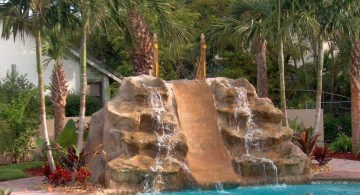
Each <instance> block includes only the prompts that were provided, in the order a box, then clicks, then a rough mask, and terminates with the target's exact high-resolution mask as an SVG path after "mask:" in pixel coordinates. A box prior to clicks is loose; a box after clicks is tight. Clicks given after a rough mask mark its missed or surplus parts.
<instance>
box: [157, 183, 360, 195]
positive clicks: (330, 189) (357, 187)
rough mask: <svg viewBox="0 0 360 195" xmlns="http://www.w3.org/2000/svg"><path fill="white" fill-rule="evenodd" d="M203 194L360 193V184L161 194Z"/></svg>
mask: <svg viewBox="0 0 360 195" xmlns="http://www.w3.org/2000/svg"><path fill="white" fill-rule="evenodd" d="M195 194H196V195H201V194H210V195H211V194H229V195H231V194H236V195H271V194H276V195H278V194H279V195H300V194H302V195H304V194H309V195H310V194H311V195H332V194H334V195H335V194H336V195H338V194H351V195H355V194H360V184H358V183H356V184H346V183H343V184H332V183H324V184H308V185H277V186H255V187H254V186H253V187H239V188H237V189H229V190H221V189H217V190H212V191H184V192H171V193H161V195H195Z"/></svg>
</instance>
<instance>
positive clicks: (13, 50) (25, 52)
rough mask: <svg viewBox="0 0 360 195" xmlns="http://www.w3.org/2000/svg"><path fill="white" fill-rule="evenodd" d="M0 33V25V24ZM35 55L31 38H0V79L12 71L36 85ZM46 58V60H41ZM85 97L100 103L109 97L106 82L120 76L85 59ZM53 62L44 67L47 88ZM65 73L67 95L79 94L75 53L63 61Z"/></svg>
mask: <svg viewBox="0 0 360 195" xmlns="http://www.w3.org/2000/svg"><path fill="white" fill-rule="evenodd" d="M0 32H2V24H1V23H0ZM35 55H36V52H35V38H34V37H33V36H31V35H28V36H26V37H25V40H21V38H20V37H17V38H16V39H15V40H14V39H13V38H12V37H11V38H10V39H9V40H5V39H0V78H4V77H5V76H6V73H7V71H9V72H10V71H11V70H13V69H16V71H17V72H18V73H19V74H26V75H27V79H28V80H29V81H30V82H32V83H34V84H35V85H37V82H38V81H37V79H38V77H37V71H36V56H35ZM44 58H46V57H44ZM87 63H88V66H87V67H88V68H87V79H88V89H87V95H89V96H96V97H98V98H99V99H101V101H102V102H103V103H104V102H105V101H107V100H108V99H109V97H110V92H109V90H107V89H108V86H109V81H110V80H112V81H115V82H119V83H121V79H122V76H121V75H118V74H115V73H113V72H112V71H109V70H107V69H106V68H104V66H102V65H101V63H99V62H97V63H95V62H94V61H93V60H90V59H88V61H87ZM53 66H54V63H50V64H49V65H48V66H47V67H44V82H45V85H49V83H50V76H51V74H52V69H53ZM64 69H65V74H66V76H67V80H68V89H69V91H71V92H75V93H76V92H79V91H80V65H79V52H77V51H75V50H72V51H71V55H67V56H66V59H65V61H64Z"/></svg>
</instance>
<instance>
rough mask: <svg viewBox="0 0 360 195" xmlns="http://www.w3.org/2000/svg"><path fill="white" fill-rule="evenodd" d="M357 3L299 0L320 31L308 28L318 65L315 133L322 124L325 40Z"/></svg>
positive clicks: (332, 35) (332, 33) (331, 35)
mask: <svg viewBox="0 0 360 195" xmlns="http://www.w3.org/2000/svg"><path fill="white" fill-rule="evenodd" d="M353 3H357V2H356V0H338V1H318V0H307V1H299V2H298V4H297V6H298V8H297V10H301V11H303V12H308V13H311V14H310V15H311V16H310V17H311V18H313V19H315V20H316V21H317V25H318V26H319V27H318V28H319V30H318V31H311V30H307V31H308V33H307V35H308V36H309V40H310V43H311V45H312V48H313V51H314V53H315V62H316V65H317V74H316V75H317V76H316V79H317V84H316V85H317V89H316V111H315V122H314V131H313V134H314V135H315V134H317V133H318V131H319V124H320V112H321V97H322V92H323V83H322V75H323V66H324V46H323V44H324V42H325V41H327V40H329V39H331V38H333V37H334V36H335V34H336V33H338V30H339V29H341V28H342V25H343V23H344V22H345V21H344V20H342V19H341V18H342V17H343V16H346V14H349V13H350V11H349V10H351V8H350V7H351V5H352V4H353Z"/></svg>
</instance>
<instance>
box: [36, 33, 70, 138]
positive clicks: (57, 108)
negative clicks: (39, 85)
mask: <svg viewBox="0 0 360 195" xmlns="http://www.w3.org/2000/svg"><path fill="white" fill-rule="evenodd" d="M42 47H43V50H44V54H46V55H47V56H49V57H50V58H49V59H47V60H46V61H47V63H50V62H51V61H52V60H54V61H55V65H54V68H53V71H52V75H51V84H50V87H51V98H50V100H51V102H52V103H53V107H54V139H55V140H57V139H58V137H59V136H60V133H61V131H62V129H63V128H64V126H65V107H66V98H67V94H68V89H67V87H68V86H67V80H66V75H65V72H64V54H65V53H66V50H67V49H68V48H69V47H70V44H69V40H68V39H67V37H65V35H64V33H63V32H61V31H60V30H59V28H57V27H55V28H53V29H51V30H48V31H46V32H45V41H44V42H43V44H42Z"/></svg>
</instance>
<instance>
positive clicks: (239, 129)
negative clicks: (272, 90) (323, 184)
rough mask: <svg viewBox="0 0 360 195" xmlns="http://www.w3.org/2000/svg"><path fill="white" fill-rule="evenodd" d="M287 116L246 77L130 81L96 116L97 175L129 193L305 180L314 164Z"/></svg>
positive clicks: (92, 136)
mask: <svg viewBox="0 0 360 195" xmlns="http://www.w3.org/2000/svg"><path fill="white" fill-rule="evenodd" d="M281 117H282V113H281V111H280V110H278V109H276V108H275V107H274V105H273V104H272V103H271V101H270V100H269V99H264V98H258V97H257V95H256V92H255V89H254V87H253V86H252V85H251V84H250V83H249V82H248V81H247V80H245V79H238V80H231V79H226V78H215V79H207V80H206V81H173V82H165V81H163V80H160V79H156V78H154V77H151V76H138V77H130V78H126V79H124V81H123V84H122V86H121V87H120V89H119V95H118V96H117V97H115V98H113V99H112V100H111V101H109V102H108V103H107V104H106V105H105V107H104V108H103V109H102V110H100V111H99V112H97V113H95V114H94V115H93V116H92V118H91V126H90V132H89V136H88V140H87V143H86V150H88V151H90V150H92V149H93V148H95V147H96V146H98V145H99V144H102V147H103V153H102V155H98V156H96V157H95V158H93V159H92V160H91V162H90V164H89V167H90V169H92V171H93V175H92V179H93V181H97V182H100V183H104V184H105V185H106V186H107V187H110V188H115V189H117V190H121V191H123V192H143V191H145V192H154V191H155V192H156V191H169V190H180V189H187V188H191V187H203V188H209V187H213V186H214V185H215V184H217V183H220V182H221V183H223V184H224V185H225V186H226V185H255V184H266V183H267V184H268V183H270V184H271V183H277V182H279V183H306V182H309V181H310V170H309V161H308V159H307V157H306V155H305V154H303V153H302V151H301V150H300V149H299V148H298V147H297V146H295V145H294V144H292V143H291V138H292V130H291V129H288V128H283V127H281Z"/></svg>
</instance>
